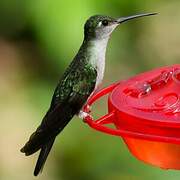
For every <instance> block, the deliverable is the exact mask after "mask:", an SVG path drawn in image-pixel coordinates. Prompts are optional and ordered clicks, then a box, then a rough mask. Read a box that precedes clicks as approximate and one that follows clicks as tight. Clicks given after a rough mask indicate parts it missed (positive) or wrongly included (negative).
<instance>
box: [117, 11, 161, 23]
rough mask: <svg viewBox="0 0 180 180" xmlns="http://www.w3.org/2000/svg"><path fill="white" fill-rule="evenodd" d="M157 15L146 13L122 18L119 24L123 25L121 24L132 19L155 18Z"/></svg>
mask: <svg viewBox="0 0 180 180" xmlns="http://www.w3.org/2000/svg"><path fill="white" fill-rule="evenodd" d="M156 14H157V13H145V14H137V15H133V16H127V17H121V18H119V19H117V23H118V24H121V23H123V22H125V21H129V20H131V19H135V18H139V17H144V16H153V15H156Z"/></svg>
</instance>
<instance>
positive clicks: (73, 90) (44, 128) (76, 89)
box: [21, 66, 97, 155]
mask: <svg viewBox="0 0 180 180" xmlns="http://www.w3.org/2000/svg"><path fill="white" fill-rule="evenodd" d="M96 76H97V72H96V70H95V69H94V68H92V67H89V66H84V67H83V68H80V67H77V69H73V70H72V71H70V72H69V73H68V74H67V75H66V77H64V78H63V80H62V81H61V82H60V84H59V85H58V86H57V88H56V90H55V93H54V95H53V99H52V103H51V106H50V109H49V111H48V112H47V114H46V115H45V117H44V118H43V120H42V123H41V125H40V126H39V127H38V128H37V130H36V131H35V132H34V133H33V134H32V135H31V137H30V139H29V141H28V142H27V143H26V145H25V146H24V147H23V148H22V149H21V151H22V152H24V153H25V154H26V155H31V154H33V153H35V152H36V151H38V150H39V149H40V148H42V146H43V145H45V144H46V143H48V142H49V141H50V140H51V139H53V138H54V137H55V136H56V135H57V134H58V133H60V132H61V131H62V130H63V128H64V127H65V126H66V125H67V124H68V122H69V121H70V120H71V119H72V117H73V116H74V115H75V114H76V113H78V111H79V110H80V109H81V108H82V106H83V105H84V104H85V102H86V100H87V98H88V97H89V95H90V94H91V93H92V92H93V90H94V88H95V84H96Z"/></svg>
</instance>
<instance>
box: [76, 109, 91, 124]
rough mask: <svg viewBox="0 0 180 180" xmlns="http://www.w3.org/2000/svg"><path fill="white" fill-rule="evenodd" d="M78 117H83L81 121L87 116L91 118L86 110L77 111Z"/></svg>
mask: <svg viewBox="0 0 180 180" xmlns="http://www.w3.org/2000/svg"><path fill="white" fill-rule="evenodd" d="M78 117H79V118H81V119H83V121H84V122H85V121H86V119H87V118H91V119H92V116H91V115H90V114H89V113H87V112H84V111H82V110H81V111H79V114H78Z"/></svg>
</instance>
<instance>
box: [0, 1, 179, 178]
mask: <svg viewBox="0 0 180 180" xmlns="http://www.w3.org/2000/svg"><path fill="white" fill-rule="evenodd" d="M179 5H180V1H178V0H172V1H167V0H159V1H155V0H152V1H147V0H145V1H140V0H137V1H130V0H111V1H110V0H86V1H84V0H76V1H73V0H66V1H63V0H53V1H52V0H1V1H0V12H1V16H0V99H1V101H0V108H1V115H0V117H1V127H0V145H1V149H0V158H1V161H0V179H3V180H6V179H8V180H9V179H10V178H12V179H14V180H15V179H18V180H20V179H27V180H29V179H33V177H32V171H33V168H34V164H35V161H36V158H37V155H36V157H35V156H32V157H30V158H26V157H24V156H23V155H22V154H21V153H20V152H19V149H20V148H21V146H22V145H23V144H24V143H25V141H26V140H27V139H28V137H29V135H30V134H31V133H32V132H33V131H34V129H35V128H36V127H37V126H38V124H39V123H40V121H41V119H42V117H43V115H44V113H45V112H46V110H47V108H48V106H49V103H50V100H51V95H52V93H53V90H54V88H55V86H56V83H57V81H58V79H59V77H60V76H61V75H62V73H63V71H64V69H65V68H66V67H67V65H68V64H69V63H70V61H71V60H72V58H73V56H74V55H75V54H76V52H77V51H78V48H79V47H80V44H81V42H82V40H83V25H84V22H85V21H86V19H87V18H88V17H89V16H91V15H94V14H106V15H110V16H114V17H119V16H126V15H131V14H136V13H142V12H159V13H160V14H159V15H158V16H156V17H150V18H142V19H139V20H134V21H131V22H128V23H126V24H123V25H122V26H120V27H119V28H118V29H117V30H116V31H115V32H114V33H113V35H112V38H111V40H110V42H109V46H108V51H107V60H106V64H107V65H106V73H105V78H104V83H103V86H105V85H108V84H110V83H112V82H114V81H117V80H120V79H125V78H128V77H130V76H132V75H135V74H136V73H140V72H143V71H146V70H150V69H152V68H155V67H159V66H165V65H169V64H175V63H178V62H179V58H180V51H179V47H180V36H179V31H180V23H179V20H178V19H180V12H179ZM95 109H96V112H95V114H96V116H98V117H99V116H101V115H102V114H104V113H106V111H107V99H103V100H102V101H101V102H99V103H98V104H97V105H96V107H95V108H94V110H95ZM179 178H180V174H179V172H178V171H172V170H169V171H164V170H160V169H158V168H155V167H152V166H149V165H147V164H144V163H142V162H140V161H138V160H136V159H135V158H134V157H132V155H131V154H130V153H129V151H128V150H127V148H126V147H125V145H124V143H123V142H122V141H121V140H120V139H119V138H116V137H111V136H107V135H105V134H101V133H98V132H96V131H94V130H91V129H90V128H89V127H87V125H85V124H84V123H82V121H81V120H79V119H77V118H74V119H73V121H72V122H71V123H70V124H69V126H68V127H67V128H66V129H65V130H64V132H63V133H62V134H61V135H59V136H58V138H57V140H56V143H55V145H54V148H53V150H52V152H51V153H50V156H49V158H48V161H47V163H46V165H45V167H44V171H43V174H42V175H41V176H40V177H38V179H43V180H46V179H52V180H56V179H58V180H59V179H62V180H72V179H78V180H84V179H86V180H88V179H93V180H109V179H112V180H116V179H118V180H119V179H122V180H141V179H142V180H144V179H146V180H150V179H154V180H158V179H164V180H169V179H172V180H176V179H179Z"/></svg>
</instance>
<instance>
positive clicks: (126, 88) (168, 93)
mask: <svg viewBox="0 0 180 180" xmlns="http://www.w3.org/2000/svg"><path fill="white" fill-rule="evenodd" d="M109 102H110V104H111V106H112V107H111V109H112V108H115V109H117V110H118V111H120V112H122V113H124V114H126V115H128V116H129V115H130V116H132V117H134V119H139V120H140V121H141V123H146V124H149V125H153V126H167V127H178V128H180V65H174V66H171V67H164V68H159V69H156V70H153V71H150V72H146V73H143V74H140V75H137V76H135V77H133V78H131V79H129V80H127V81H124V82H122V83H120V85H118V86H117V87H116V88H115V89H114V90H113V91H112V93H111V95H110V97H109ZM132 125H133V124H132Z"/></svg>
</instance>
